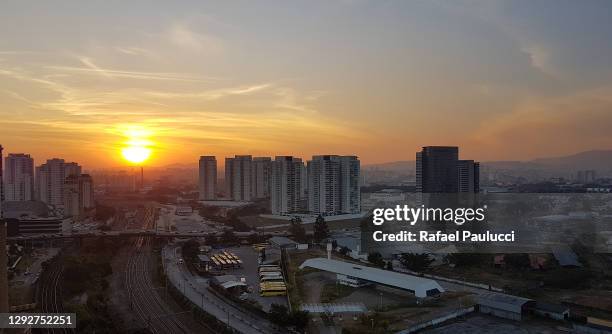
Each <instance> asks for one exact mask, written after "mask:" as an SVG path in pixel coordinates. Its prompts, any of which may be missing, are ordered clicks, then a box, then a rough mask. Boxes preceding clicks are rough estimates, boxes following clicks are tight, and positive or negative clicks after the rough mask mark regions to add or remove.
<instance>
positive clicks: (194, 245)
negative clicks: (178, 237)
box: [181, 239, 200, 261]
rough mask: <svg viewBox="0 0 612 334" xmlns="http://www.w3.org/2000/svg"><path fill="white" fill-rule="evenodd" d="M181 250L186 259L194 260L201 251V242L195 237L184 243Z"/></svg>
mask: <svg viewBox="0 0 612 334" xmlns="http://www.w3.org/2000/svg"><path fill="white" fill-rule="evenodd" d="M181 251H182V252H183V258H184V259H185V260H190V261H193V260H194V259H195V258H196V257H197V256H198V253H199V252H200V244H199V243H198V242H197V241H196V240H195V239H189V240H187V242H185V243H184V244H183V247H182V250H181Z"/></svg>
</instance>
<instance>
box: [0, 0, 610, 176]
mask: <svg viewBox="0 0 612 334" xmlns="http://www.w3.org/2000/svg"><path fill="white" fill-rule="evenodd" d="M133 141H138V142H140V143H144V144H143V145H146V146H147V147H149V148H150V149H151V150H152V152H153V154H152V157H151V159H150V160H149V161H148V162H147V164H150V165H164V164H171V163H177V162H178V163H196V161H197V159H198V157H199V156H200V155H217V156H218V159H222V157H223V156H229V155H234V154H252V155H272V156H273V155H286V154H293V155H297V156H302V157H309V156H311V155H313V154H356V155H358V156H359V157H360V158H361V160H362V162H364V163H376V162H384V161H394V160H412V159H414V154H415V152H416V151H417V149H418V148H419V147H421V146H424V145H458V146H460V147H461V155H462V157H465V158H473V159H478V160H481V161H487V160H526V159H531V158H534V157H543V156H557V155H564V154H571V153H575V152H579V151H584V150H591V149H610V148H612V1H606V0H602V1H595V0H587V1H575V0H573V1H563V0H550V1H511V2H510V1H508V2H506V1H490V0H482V1H435V0H432V1H365V0H364V1H360V0H344V1H340V0H338V1H331V0H326V1H284V0H283V1H280V0H279V1H215V2H212V1H204V0H197V1H76V0H75V1H23V0H20V1H2V4H0V144H2V145H3V146H4V147H5V154H6V153H17V152H24V153H30V154H32V155H33V156H34V158H35V159H36V164H40V163H41V162H42V161H43V160H44V159H47V158H51V157H60V158H65V159H67V160H71V161H77V162H79V163H81V164H83V165H84V166H85V167H87V168H98V167H110V166H117V165H121V164H126V162H124V161H123V160H122V157H121V154H120V151H121V149H122V148H124V147H125V146H126V145H129V144H128V142H133Z"/></svg>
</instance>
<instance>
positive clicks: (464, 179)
mask: <svg viewBox="0 0 612 334" xmlns="http://www.w3.org/2000/svg"><path fill="white" fill-rule="evenodd" d="M457 173H458V177H459V192H460V193H478V192H479V191H480V163H478V162H475V161H474V160H459V161H457Z"/></svg>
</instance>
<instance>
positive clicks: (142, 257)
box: [125, 237, 192, 334]
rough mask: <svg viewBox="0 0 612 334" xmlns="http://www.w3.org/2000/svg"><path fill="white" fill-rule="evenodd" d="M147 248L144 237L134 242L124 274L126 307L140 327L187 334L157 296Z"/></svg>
mask: <svg viewBox="0 0 612 334" xmlns="http://www.w3.org/2000/svg"><path fill="white" fill-rule="evenodd" d="M149 254H150V245H149V241H148V240H146V239H145V238H144V237H139V238H137V239H136V241H135V242H134V246H133V250H132V254H131V255H130V257H129V259H128V263H127V268H126V271H125V288H126V291H127V292H128V293H129V294H130V298H129V299H130V304H131V307H132V309H133V310H134V312H135V313H136V314H137V315H138V317H139V318H140V319H141V320H142V322H143V324H145V325H146V327H147V328H148V329H149V330H150V331H151V332H152V333H159V334H161V333H177V334H178V333H191V332H192V331H191V330H190V329H189V328H188V327H187V326H185V325H184V324H183V323H182V321H181V320H180V319H179V316H180V314H176V313H175V312H174V311H173V310H172V309H170V308H169V307H168V306H167V304H166V302H165V301H163V300H162V298H161V297H160V295H159V294H158V293H157V291H156V290H158V289H159V288H158V287H155V286H154V285H153V282H152V281H151V275H150V267H149V264H150V260H151V259H150V256H149Z"/></svg>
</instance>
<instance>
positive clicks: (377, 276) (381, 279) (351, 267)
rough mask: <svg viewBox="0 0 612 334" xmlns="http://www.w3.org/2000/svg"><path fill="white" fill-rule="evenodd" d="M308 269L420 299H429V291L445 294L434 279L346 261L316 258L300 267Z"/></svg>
mask: <svg viewBox="0 0 612 334" xmlns="http://www.w3.org/2000/svg"><path fill="white" fill-rule="evenodd" d="M306 267H310V268H314V269H319V270H324V271H329V272H332V273H336V274H341V275H346V276H351V277H355V278H359V279H362V280H365V281H370V282H374V283H379V284H384V285H387V286H391V287H395V288H398V289H403V290H410V291H412V292H414V294H415V295H416V296H417V297H420V298H423V297H427V291H429V290H438V291H439V292H444V289H443V288H442V287H441V286H440V284H438V282H436V281H434V280H432V279H428V278H423V277H418V276H413V275H407V274H402V273H398V272H395V271H390V270H382V269H378V268H372V267H366V266H362V265H359V264H354V263H349V262H344V261H338V260H330V259H326V258H314V259H308V260H306V261H304V263H302V265H300V269H304V268H306Z"/></svg>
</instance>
